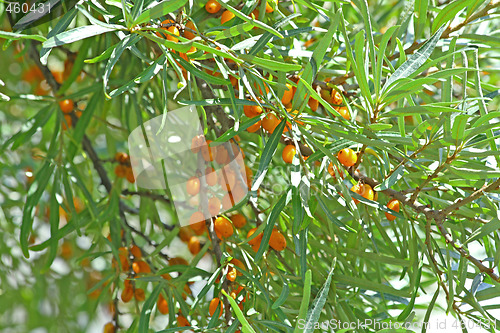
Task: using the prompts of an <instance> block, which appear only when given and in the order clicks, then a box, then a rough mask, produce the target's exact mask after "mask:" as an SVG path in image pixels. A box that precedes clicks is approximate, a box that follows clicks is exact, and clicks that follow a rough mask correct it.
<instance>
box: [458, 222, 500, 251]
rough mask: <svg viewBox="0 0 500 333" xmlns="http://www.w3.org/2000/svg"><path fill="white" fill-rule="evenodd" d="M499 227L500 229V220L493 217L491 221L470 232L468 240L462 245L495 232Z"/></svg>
mask: <svg viewBox="0 0 500 333" xmlns="http://www.w3.org/2000/svg"><path fill="white" fill-rule="evenodd" d="M498 229H500V220H499V219H493V220H491V221H490V222H488V223H486V224H484V225H482V226H481V227H480V228H477V229H476V230H474V232H473V233H472V234H470V236H469V238H467V240H466V241H465V242H463V244H462V246H464V245H465V244H467V243H470V242H474V241H476V240H478V239H481V238H483V237H485V236H488V235H489V234H491V233H493V232H495V231H496V230H498Z"/></svg>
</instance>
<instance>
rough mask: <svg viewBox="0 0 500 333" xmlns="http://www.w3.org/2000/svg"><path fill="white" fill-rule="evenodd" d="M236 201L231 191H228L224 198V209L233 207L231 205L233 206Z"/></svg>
mask: <svg viewBox="0 0 500 333" xmlns="http://www.w3.org/2000/svg"><path fill="white" fill-rule="evenodd" d="M234 203H235V202H234V198H233V196H232V195H231V193H227V194H226V195H224V197H223V198H222V209H223V210H229V209H231V207H233V205H234Z"/></svg>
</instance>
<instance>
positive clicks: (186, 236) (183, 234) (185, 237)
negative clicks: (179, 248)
mask: <svg viewBox="0 0 500 333" xmlns="http://www.w3.org/2000/svg"><path fill="white" fill-rule="evenodd" d="M191 236H193V233H192V231H191V229H189V228H188V227H180V229H179V238H180V239H181V241H183V242H184V243H187V242H189V240H190V239H191Z"/></svg>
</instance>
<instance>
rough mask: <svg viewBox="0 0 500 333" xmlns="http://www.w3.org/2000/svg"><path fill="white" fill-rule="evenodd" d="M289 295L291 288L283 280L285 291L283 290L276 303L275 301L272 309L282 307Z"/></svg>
mask: <svg viewBox="0 0 500 333" xmlns="http://www.w3.org/2000/svg"><path fill="white" fill-rule="evenodd" d="M289 293H290V287H289V286H288V283H286V281H285V280H283V289H281V293H280V296H279V297H278V298H277V299H276V301H274V303H273V305H272V306H271V309H273V310H274V309H277V308H279V307H280V306H282V305H283V304H284V303H285V302H286V299H287V298H288V294H289Z"/></svg>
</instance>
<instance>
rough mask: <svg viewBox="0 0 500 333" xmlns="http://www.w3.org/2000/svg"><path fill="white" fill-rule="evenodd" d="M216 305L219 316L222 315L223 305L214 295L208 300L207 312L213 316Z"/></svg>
mask: <svg viewBox="0 0 500 333" xmlns="http://www.w3.org/2000/svg"><path fill="white" fill-rule="evenodd" d="M217 307H219V309H220V310H219V317H220V316H222V311H223V309H224V305H223V304H222V301H221V300H220V299H219V298H218V297H215V298H214V299H213V300H211V301H210V305H209V306H208V312H209V313H210V316H213V315H214V314H215V311H217Z"/></svg>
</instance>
